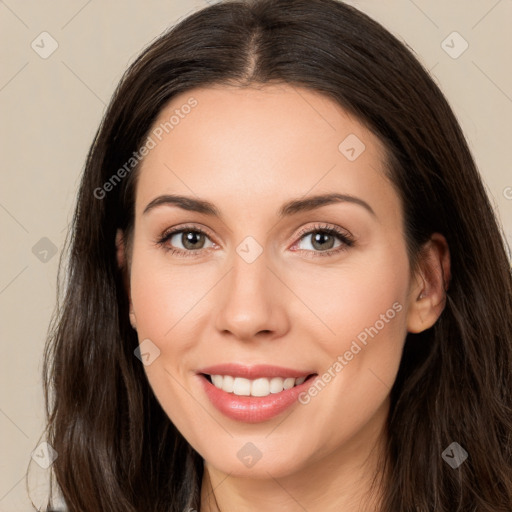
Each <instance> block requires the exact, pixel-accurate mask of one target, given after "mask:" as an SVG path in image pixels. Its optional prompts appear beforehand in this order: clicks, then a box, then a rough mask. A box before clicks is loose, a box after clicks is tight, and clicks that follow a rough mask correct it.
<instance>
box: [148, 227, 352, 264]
mask: <svg viewBox="0 0 512 512" xmlns="http://www.w3.org/2000/svg"><path fill="white" fill-rule="evenodd" d="M182 232H185V233H186V232H191V233H200V234H203V235H205V236H207V237H208V238H210V237H209V235H208V233H207V232H205V231H203V230H202V229H200V228H198V227H197V226H193V225H191V226H180V227H179V228H176V229H173V230H171V231H167V232H164V233H163V235H162V236H161V237H160V238H159V239H158V240H156V244H157V245H158V246H161V247H162V248H164V250H165V251H167V252H169V253H171V254H178V255H180V256H184V257H189V256H192V257H193V256H197V254H198V253H200V252H201V251H203V250H204V249H197V250H191V251H184V250H183V249H176V248H173V247H169V246H167V245H166V244H167V242H168V241H169V240H170V239H171V238H172V237H173V236H174V235H175V234H177V233H182ZM315 233H327V234H328V235H331V236H334V237H336V238H338V239H339V240H340V241H341V245H340V246H339V247H337V248H336V249H330V250H328V251H311V250H307V249H299V250H300V251H305V252H307V253H313V254H314V256H311V257H313V258H316V257H317V256H335V255H336V254H339V253H340V252H341V251H346V250H347V249H348V248H349V247H352V246H353V245H354V239H353V238H352V237H351V236H350V235H348V234H347V233H346V232H342V231H341V230H339V229H338V228H335V227H332V226H326V225H319V224H317V225H315V226H313V228H306V229H304V230H302V231H301V232H300V233H299V234H298V235H297V237H298V241H300V240H301V239H302V238H303V237H305V236H306V235H311V234H315ZM296 243H297V242H295V244H296ZM295 244H294V245H295Z"/></svg>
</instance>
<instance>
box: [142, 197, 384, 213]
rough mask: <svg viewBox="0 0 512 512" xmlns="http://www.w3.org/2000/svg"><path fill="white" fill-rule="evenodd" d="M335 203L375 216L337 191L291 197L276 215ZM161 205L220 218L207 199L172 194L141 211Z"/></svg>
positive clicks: (356, 198)
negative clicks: (357, 207)
mask: <svg viewBox="0 0 512 512" xmlns="http://www.w3.org/2000/svg"><path fill="white" fill-rule="evenodd" d="M335 203H352V204H356V205H359V206H362V207H363V208H365V209H366V210H367V211H368V212H369V213H371V214H372V215H373V216H374V217H376V214H375V212H374V210H373V208H372V207H371V206H370V205H369V204H368V203H367V202H366V201H363V200H362V199H360V198H359V197H355V196H351V195H348V194H338V193H332V194H323V195H316V196H310V197H307V198H304V199H303V198H300V199H293V200H291V201H288V202H286V203H285V204H284V205H283V206H282V207H281V209H280V210H279V213H278V216H279V218H283V217H289V216H291V215H295V214H297V213H300V212H305V211H311V210H315V209H317V208H320V207H322V206H327V205H329V204H335ZM162 205H168V206H177V207H179V208H181V209H183V210H188V211H194V212H198V213H203V214H205V215H209V216H212V217H219V218H222V215H221V214H220V212H219V210H218V209H217V207H216V206H215V205H214V204H213V203H210V202H209V201H206V200H204V199H197V198H193V197H187V196H182V195H174V194H166V195H163V196H158V197H156V198H155V199H153V200H152V201H151V202H150V203H149V204H148V205H147V206H146V208H144V211H143V212H142V213H143V215H144V214H146V213H148V212H149V211H151V210H153V209H154V208H156V207H158V206H162Z"/></svg>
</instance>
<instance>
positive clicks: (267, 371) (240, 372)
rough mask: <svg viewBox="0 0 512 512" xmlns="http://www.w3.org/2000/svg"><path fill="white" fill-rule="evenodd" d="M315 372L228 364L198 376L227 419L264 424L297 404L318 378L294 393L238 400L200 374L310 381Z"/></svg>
mask: <svg viewBox="0 0 512 512" xmlns="http://www.w3.org/2000/svg"><path fill="white" fill-rule="evenodd" d="M312 373H314V372H304V371H300V370H292V369H289V368H279V367H276V366H267V365H257V366H251V367H247V366H241V365H236V364H224V365H217V366H210V367H208V368H203V369H201V370H200V371H199V372H198V374H199V375H198V377H199V379H200V380H201V384H202V386H203V389H204V391H205V393H206V396H207V397H208V398H209V400H210V401H211V403H212V404H213V405H214V406H215V407H216V408H217V409H218V410H219V411H220V412H221V413H222V414H224V415H225V416H227V417H228V418H231V419H233V420H236V421H243V422H245V423H260V422H263V421H267V420H270V419H272V418H274V417H276V416H278V415H279V414H281V413H282V412H284V411H285V410H286V409H288V408H289V407H291V406H292V405H293V404H294V403H296V402H297V399H298V397H299V395H300V394H301V393H302V392H303V391H306V389H308V388H309V387H310V386H311V384H312V382H313V381H314V378H312V379H307V380H306V381H305V382H303V383H302V384H300V385H298V386H294V387H293V388H291V389H285V390H283V391H281V392H280V393H271V394H270V395H268V396H263V397H257V396H238V395H235V394H234V393H227V392H226V391H223V390H222V389H218V388H216V387H215V386H214V385H213V384H212V383H210V381H209V380H208V379H207V378H206V377H205V376H204V375H200V374H209V375H231V376H233V377H244V378H247V379H251V380H252V379H257V378H260V377H266V378H272V377H296V378H298V377H306V376H307V375H311V374H312Z"/></svg>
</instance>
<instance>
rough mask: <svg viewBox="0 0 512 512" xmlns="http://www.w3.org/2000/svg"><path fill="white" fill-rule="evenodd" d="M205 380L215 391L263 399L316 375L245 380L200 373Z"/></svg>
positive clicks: (298, 384) (230, 376)
mask: <svg viewBox="0 0 512 512" xmlns="http://www.w3.org/2000/svg"><path fill="white" fill-rule="evenodd" d="M200 375H202V376H203V377H204V378H205V379H206V380H208V382H209V383H210V384H212V385H213V386H215V387H216V388H217V389H220V390H222V391H225V392H226V393H232V394H233V395H236V396H255V397H265V396H269V395H270V394H278V393H281V392H282V391H285V390H288V389H291V388H294V387H296V386H300V385H301V384H303V383H304V382H306V381H307V380H308V379H311V378H313V377H314V376H315V375H316V374H315V373H311V374H309V375H307V376H302V377H296V378H295V377H272V378H266V377H260V378H257V379H252V380H251V379H246V378H244V377H234V376H233V375H209V374H207V373H201V374H200Z"/></svg>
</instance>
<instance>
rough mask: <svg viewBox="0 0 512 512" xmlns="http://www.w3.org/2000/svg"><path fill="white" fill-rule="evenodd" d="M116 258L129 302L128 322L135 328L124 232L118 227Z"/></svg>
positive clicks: (135, 322)
mask: <svg viewBox="0 0 512 512" xmlns="http://www.w3.org/2000/svg"><path fill="white" fill-rule="evenodd" d="M116 259H117V265H118V267H119V269H120V270H121V272H122V274H123V284H124V289H125V292H126V294H127V296H128V300H129V303H130V324H131V326H132V327H133V328H134V329H135V330H137V321H136V318H135V313H134V311H133V304H132V298H131V295H130V276H129V269H128V265H127V257H126V244H125V241H124V233H123V231H122V230H121V229H118V230H117V232H116Z"/></svg>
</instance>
